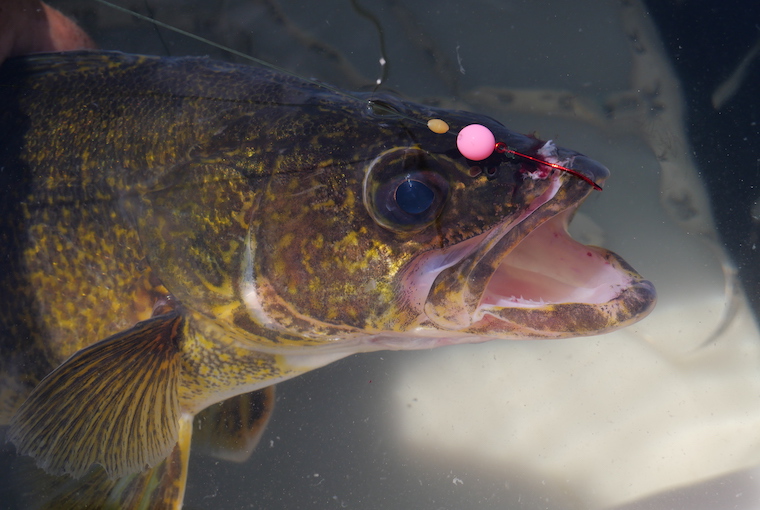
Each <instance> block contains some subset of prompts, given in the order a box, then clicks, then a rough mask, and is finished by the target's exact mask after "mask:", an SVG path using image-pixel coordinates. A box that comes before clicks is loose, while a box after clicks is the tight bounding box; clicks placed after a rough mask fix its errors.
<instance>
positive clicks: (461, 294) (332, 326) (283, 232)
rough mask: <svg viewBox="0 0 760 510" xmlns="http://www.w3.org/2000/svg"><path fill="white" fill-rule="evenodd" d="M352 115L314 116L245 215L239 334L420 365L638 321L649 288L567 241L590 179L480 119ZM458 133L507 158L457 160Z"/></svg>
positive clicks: (592, 165)
mask: <svg viewBox="0 0 760 510" xmlns="http://www.w3.org/2000/svg"><path fill="white" fill-rule="evenodd" d="M353 108H354V109H359V111H360V112H361V113H360V114H359V117H360V118H359V119H358V120H356V119H354V120H352V121H351V122H350V123H348V122H346V121H344V120H343V119H344V118H345V114H344V112H337V113H336V112H323V113H326V114H325V115H324V118H323V119H322V122H321V124H319V125H318V126H315V127H314V128H311V129H312V130H313V133H312V136H311V137H310V138H309V144H308V146H303V147H299V146H297V145H290V146H288V147H287V149H285V148H283V149H282V158H283V159H282V160H281V163H282V164H281V165H279V166H278V167H277V168H276V169H274V170H273V171H272V173H271V174H270V176H269V177H268V179H267V181H266V191H265V192H264V193H263V194H262V195H261V196H260V197H259V198H260V200H258V201H257V203H256V205H255V207H254V209H255V210H254V211H253V212H252V213H251V218H252V220H251V222H250V224H249V230H248V235H247V238H246V249H245V254H244V256H243V257H242V258H243V262H242V271H241V273H240V275H241V277H240V285H239V293H240V296H241V300H242V302H244V303H245V310H246V313H247V315H248V317H247V318H246V319H245V320H242V321H239V322H240V324H243V323H245V322H246V320H248V319H250V321H251V323H253V324H255V325H256V327H250V326H248V328H249V329H251V330H254V329H256V328H258V327H260V326H262V325H263V326H264V327H266V328H269V329H272V330H279V331H281V332H286V333H288V334H292V335H294V336H295V337H296V338H301V339H307V340H308V341H310V342H314V343H335V342H341V341H348V340H349V339H354V340H355V343H356V344H357V346H358V347H356V349H357V350H374V349H380V348H387V349H419V348H427V347H434V346H437V345H444V344H450V343H473V342H481V341H485V340H490V339H493V338H505V339H522V338H560V337H571V336H583V335H593V334H598V333H603V332H606V331H610V330H613V329H616V328H620V327H623V326H626V325H628V324H631V323H633V322H635V321H637V320H639V319H641V318H643V317H644V316H645V315H646V314H647V313H648V312H649V311H650V310H651V309H652V307H653V305H654V303H655V299H656V298H655V291H654V287H653V286H652V284H651V283H650V282H648V281H646V280H644V279H643V278H642V277H641V276H640V275H639V274H638V273H636V272H635V271H634V270H633V269H632V268H631V267H630V266H629V265H628V264H627V263H626V262H624V261H623V260H622V259H621V258H620V257H618V256H617V255H615V254H614V253H612V252H610V251H608V250H605V249H603V248H599V247H591V246H584V245H582V244H580V243H578V242H576V241H575V240H573V239H572V238H571V237H570V236H569V234H568V232H567V226H568V224H569V222H570V220H571V218H572V216H573V214H574V212H575V211H576V209H577V208H578V206H579V205H580V203H581V202H582V201H583V200H584V199H585V198H586V197H587V196H588V195H589V194H590V193H591V192H592V190H593V186H592V184H594V185H598V184H601V183H602V182H603V181H604V179H605V178H607V176H608V175H609V171H608V170H607V169H606V168H605V167H604V166H603V165H601V164H599V163H597V162H596V161H594V160H592V159H590V158H588V157H586V156H584V155H582V154H579V153H577V152H574V151H571V150H568V149H563V148H561V147H557V146H555V145H554V144H553V143H552V142H551V141H541V140H538V139H536V138H534V137H531V136H526V135H522V134H519V133H515V132H513V131H510V130H509V129H507V128H506V127H504V126H503V125H502V124H501V123H499V122H497V121H495V120H493V119H490V118H488V117H485V116H482V115H477V114H472V113H467V112H453V111H449V110H438V109H435V108H429V107H424V106H420V105H417V104H414V103H408V102H404V101H401V100H398V99H395V98H392V97H385V96H381V97H380V98H378V97H377V96H375V97H374V98H370V99H368V100H367V101H366V102H365V103H363V106H362V107H359V106H358V105H354V106H353ZM354 117H356V114H355V113H354ZM431 119H440V120H443V121H444V122H445V123H446V125H447V127H448V129H447V130H446V132H436V131H440V130H439V129H436V131H433V129H431V128H430V127H428V121H429V120H431ZM470 124H480V125H483V126H485V127H487V128H488V130H490V132H491V133H493V135H494V139H495V141H496V142H498V143H499V145H498V147H501V148H508V149H509V151H503V150H502V151H498V150H495V151H493V153H492V154H491V155H490V156H488V157H486V158H484V159H482V160H480V161H473V160H470V159H468V158H466V157H465V156H463V155H462V153H461V152H460V151H459V149H458V146H457V133H459V132H460V131H461V130H462V129H463V128H464V127H466V126H468V125H470ZM302 129H303V127H302V128H301V130H302ZM515 153H519V154H521V155H523V156H518V155H516V154H515ZM286 156H287V157H288V158H290V160H291V162H286V160H285V159H286ZM524 156H528V157H524ZM293 161H295V162H296V163H295V164H296V165H297V166H293V163H292V162H293ZM568 170H569V171H568ZM582 177H585V178H582ZM590 183H591V184H590Z"/></svg>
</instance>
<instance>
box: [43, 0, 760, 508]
mask: <svg viewBox="0 0 760 510" xmlns="http://www.w3.org/2000/svg"><path fill="white" fill-rule="evenodd" d="M651 4H652V5H651V6H650V8H651V9H652V14H653V16H654V18H655V20H656V22H657V23H658V25H659V26H660V27H661V30H662V35H663V39H664V41H665V43H666V45H667V48H668V52H669V54H670V56H671V58H672V59H673V61H674V64H675V67H676V69H677V72H678V73H679V75H680V76H681V78H682V80H683V91H684V93H685V96H686V101H687V112H688V129H689V135H690V141H691V143H692V146H693V148H694V151H695V154H696V158H697V161H698V163H699V165H700V171H701V176H702V178H703V179H704V182H705V183H706V184H707V188H708V190H709V192H710V194H711V197H712V201H713V207H714V214H715V217H716V220H717V223H718V227H719V231H720V235H721V237H722V240H723V242H724V243H725V246H726V248H727V249H728V251H729V252H730V253H731V255H732V256H733V259H734V261H735V263H736V265H737V266H738V268H739V270H740V275H741V278H742V281H743V284H744V286H745V288H746V289H747V292H748V296H749V298H750V300H751V301H752V302H753V304H754V306H755V309H760V308H758V307H760V278H758V277H759V276H760V275H759V274H758V272H759V271H760V269H759V268H760V263H758V262H760V260H758V252H757V250H756V249H755V247H754V245H755V242H756V241H757V242H760V240H757V239H756V238H757V236H758V235H760V227H759V225H760V223H758V222H757V221H755V220H753V219H752V216H751V208H752V205H753V203H754V202H755V200H756V199H758V197H760V127H758V122H760V104H759V101H758V97H760V90H759V88H760V87H759V85H760V63H759V62H756V63H755V64H753V65H752V66H751V68H750V69H749V71H748V75H747V78H746V80H745V82H744V85H743V86H742V87H740V88H739V90H738V92H737V94H736V95H735V96H734V97H733V98H732V99H731V100H730V101H729V102H728V103H726V105H725V106H724V107H723V108H722V109H721V110H720V111H715V110H714V109H713V108H712V106H711V105H710V95H711V94H712V93H713V91H714V90H715V87H717V85H718V84H719V83H721V81H723V80H724V79H725V78H726V77H727V76H728V75H729V74H730V73H731V72H732V71H733V69H734V68H735V66H736V65H737V64H738V62H739V61H740V60H741V58H742V57H743V56H744V54H746V52H747V51H748V50H749V48H750V47H751V46H752V45H753V44H755V41H756V40H757V39H758V37H760V30H758V28H757V26H758V23H760V10H759V9H758V8H757V7H756V6H754V5H753V4H751V3H749V2H743V3H742V2H739V3H737V5H735V6H731V5H730V3H723V4H716V3H715V2H709V3H708V2H651ZM740 4H741V5H740ZM55 5H58V6H60V7H61V8H62V9H64V10H66V12H69V13H71V14H74V15H75V16H77V17H78V18H79V19H80V21H81V22H82V23H83V24H84V25H85V26H86V27H87V29H88V31H90V33H92V34H93V35H94V37H95V39H96V40H97V41H98V43H99V44H100V45H101V47H103V48H107V49H119V50H123V51H132V52H142V53H151V54H169V55H181V54H188V53H190V54H208V55H211V56H214V57H217V58H230V57H228V56H226V55H224V54H223V53H222V52H220V51H218V50H216V49H214V48H210V47H209V46H207V45H205V44H202V43H199V42H196V41H191V40H188V39H186V38H184V37H182V36H178V35H176V34H173V33H171V32H168V31H165V30H161V29H156V28H155V27H153V26H150V25H149V24H146V23H143V22H138V21H135V20H134V19H131V18H129V17H128V16H126V15H123V14H119V13H115V12H114V11H113V10H111V9H109V8H107V7H104V6H101V5H96V4H94V3H92V2H90V1H87V0H76V1H69V2H65V1H61V2H57V3H55ZM121 5H124V6H126V7H129V8H131V9H134V10H136V11H138V12H141V13H143V14H146V15H149V16H151V17H155V18H157V19H160V20H162V21H165V22H168V23H170V24H172V25H175V26H179V27H181V28H183V29H185V30H188V31H190V32H193V33H195V34H199V35H202V36H205V37H209V38H210V39H212V40H215V41H218V42H220V43H222V44H225V45H228V46H232V47H234V48H236V49H238V50H239V51H242V52H244V53H247V54H252V55H254V56H256V57H258V58H261V59H264V60H266V61H268V62H272V63H274V64H276V65H278V66H281V67H284V68H286V69H288V70H291V71H293V72H295V73H298V74H300V75H303V76H307V77H314V78H317V79H321V80H325V81H328V82H330V83H333V84H336V85H339V86H343V87H348V88H352V89H363V88H371V87H372V86H373V83H374V81H375V80H376V79H377V78H378V76H380V73H381V67H380V65H379V63H378V60H379V58H380V56H381V54H382V53H381V51H382V50H383V49H384V51H385V58H386V59H387V61H388V62H389V65H388V76H387V78H386V80H385V82H384V84H383V89H385V90H391V91H397V92H399V93H401V94H403V95H405V96H407V97H412V98H416V99H421V100H430V101H435V102H443V103H445V102H448V101H454V100H459V99H461V98H462V97H463V96H466V94H467V93H468V91H471V90H472V89H473V88H475V87H479V86H494V87H508V88H547V87H549V86H551V87H552V88H557V89H565V90H570V91H573V92H575V93H577V94H583V95H586V96H589V97H599V96H601V95H603V94H605V93H607V92H609V91H614V90H618V89H625V88H626V87H627V83H628V76H627V72H626V69H627V68H628V64H629V62H630V56H629V52H628V48H627V43H626V41H625V39H624V38H622V37H621V38H616V37H612V36H610V33H613V34H614V32H615V30H616V26H617V23H618V22H617V19H616V10H615V3H614V2H589V3H585V2H584V3H583V4H582V6H581V5H580V4H576V3H569V2H568V3H562V2H550V1H548V0H546V1H541V2H528V1H524V2H523V1H497V0H492V1H481V2H472V3H466V4H465V3H464V2H459V3H457V2H435V3H433V2H393V1H382V2H373V3H370V2H367V1H365V2H363V5H364V7H365V8H367V9H368V10H369V11H371V13H372V14H373V16H374V20H370V19H368V18H367V17H365V16H363V15H362V14H361V13H360V12H358V11H357V9H356V8H355V7H354V6H353V5H352V4H351V2H348V1H342V0H335V1H330V2H319V3H316V2H288V1H284V0H283V1H280V2H243V1H239V2H233V1H214V2H211V1H205V2H204V1H200V0H195V1H185V2H180V1H166V2H161V1H155V0H146V1H142V0H140V1H131V2H121ZM375 23H377V24H378V25H379V26H380V27H381V28H382V33H380V32H378V30H377V28H376V25H375ZM381 35H382V45H381ZM487 113H489V112H487ZM502 120H504V122H505V123H507V125H508V126H510V127H511V126H512V125H511V124H510V122H509V121H511V120H512V119H502ZM514 123H515V124H516V125H518V126H519V127H516V129H522V130H524V131H530V130H533V129H536V130H539V131H542V134H543V133H546V131H545V130H547V129H548V130H552V131H549V132H548V133H546V137H555V136H558V137H559V138H560V139H564V140H570V139H572V138H573V135H574V134H573V133H565V132H558V131H556V130H557V129H558V128H557V127H555V126H556V125H555V124H551V123H547V124H543V121H542V120H541V119H540V118H539V119H538V120H535V119H531V118H530V117H525V116H516V117H515V119H514ZM576 136H577V141H578V143H579V144H581V145H582V144H584V143H588V144H589V145H588V147H589V148H586V147H577V146H574V145H572V147H573V148H578V149H579V150H583V151H584V152H587V153H589V154H590V155H592V156H595V154H594V153H593V152H592V149H591V147H593V144H592V142H591V141H587V140H586V139H585V138H584V137H583V136H582V135H576ZM610 143H612V142H610ZM604 150H605V151H607V150H610V148H609V147H608V148H607V149H604ZM611 150H612V152H613V153H614V146H613V147H612V149H611ZM605 163H607V162H606V161H605ZM613 176H614V169H613ZM600 200H601V199H600ZM591 205H593V204H591ZM652 249H653V250H656V249H657V247H656V246H654V247H652ZM623 255H624V256H626V254H625V253H623ZM626 258H628V257H627V256H626ZM634 265H636V264H634ZM637 267H638V266H637ZM425 356H426V353H378V354H371V355H361V356H353V357H350V358H347V359H345V360H342V361H340V362H337V363H335V364H333V365H331V366H328V367H326V368H324V369H321V370H318V371H315V372H313V373H308V374H306V375H304V376H302V377H299V378H297V379H294V380H292V381H288V382H285V383H282V384H280V385H279V386H278V399H277V407H276V411H275V413H274V416H273V419H272V421H271V422H270V425H269V428H268V430H267V432H266V433H265V435H264V437H263V438H262V441H261V443H260V447H259V449H258V450H257V451H256V452H255V453H254V455H253V457H252V458H251V459H250V461H248V462H247V463H245V464H242V465H239V464H231V463H227V462H222V461H217V460H214V459H211V458H205V457H202V456H194V457H192V459H191V472H190V477H189V481H188V491H187V496H186V499H185V503H186V508H193V509H214V508H230V509H237V508H240V509H243V508H260V509H294V508H307V509H322V508H325V509H329V508H361V509H388V508H409V509H411V508H415V509H430V510H439V509H472V508H483V509H491V508H525V509H528V508H531V509H532V508H547V509H576V508H587V507H589V505H590V506H593V504H591V503H589V501H596V503H594V504H596V505H599V504H600V503H599V501H600V500H594V499H593V498H591V499H588V497H585V496H583V495H581V492H579V491H578V490H577V488H576V487H574V486H573V484H572V483H570V482H567V480H568V479H570V478H572V477H573V473H571V472H570V470H571V469H572V468H570V467H568V468H566V469H567V470H568V472H567V473H563V472H562V468H561V467H560V468H557V469H556V470H555V471H554V472H553V475H554V476H553V477H551V478H549V477H547V475H546V472H543V471H538V470H535V469H534V468H533V467H531V466H530V465H526V464H524V463H522V462H521V460H520V459H521V457H519V456H517V455H516V456H515V457H514V459H509V458H508V459H507V460H506V461H503V462H501V463H498V464H494V465H493V466H491V465H490V464H488V469H483V466H482V464H483V463H484V461H482V460H481V459H480V457H478V456H475V455H473V456H468V455H462V456H461V457H459V458H458V457H456V456H455V455H454V456H452V455H451V454H450V453H447V451H448V449H449V447H450V446H451V445H441V448H440V452H439V451H437V450H436V449H435V448H434V449H432V451H431V449H430V448H428V449H427V450H426V451H425V453H424V454H423V453H420V452H422V451H423V450H422V449H414V448H410V447H408V445H407V443H404V442H403V441H398V440H395V439H394V438H395V434H396V432H395V431H396V428H397V422H398V420H399V417H398V416H397V415H395V414H394V413H393V412H392V411H391V410H392V409H395V407H394V404H393V401H394V400H395V399H396V398H397V392H398V388H397V387H396V385H395V383H396V381H397V380H398V378H399V377H400V371H401V368H400V367H401V366H402V360H403V367H404V369H408V367H409V366H410V365H413V364H414V363H415V362H416V361H417V360H420V361H421V360H423V359H425ZM437 375H438V376H440V375H443V376H444V377H445V374H437ZM543 376H544V374H536V378H538V379H540V378H542V377H543ZM471 391H472V392H473V395H475V394H476V393H477V392H478V391H479V388H478V387H475V388H472V390H471ZM447 397H448V396H447V394H446V393H443V394H441V395H439V397H438V398H439V399H440V401H441V403H442V405H444V406H445V405H446V401H447ZM557 398H561V397H557ZM410 405H412V404H410ZM545 405H546V406H548V407H552V406H554V405H555V404H554V403H553V402H552V401H551V399H549V400H547V401H546V402H545ZM448 412H449V413H450V414H451V415H452V416H458V415H459V414H460V413H462V412H463V410H462V408H458V407H457V406H453V405H452V406H451V407H450V409H448ZM514 412H515V413H519V412H520V410H519V409H515V410H514ZM481 419H482V418H481V417H479V416H472V417H471V420H472V421H474V422H477V421H478V420H481ZM600 420H604V416H603V415H600ZM445 426H447V425H446V424H445V423H443V422H442V423H441V424H440V427H445ZM558 427H561V424H558ZM452 441H454V440H453V439H452ZM597 447H598V448H602V446H601V444H600V445H599V446H597ZM590 448H595V445H594V444H591V445H590ZM610 460H611V461H617V462H626V459H625V458H620V459H610ZM758 462H760V458H758ZM494 466H496V467H494ZM646 468H647V467H646V466H645V465H644V466H642V467H641V469H646ZM687 485H688V484H687ZM586 491H587V493H588V492H589V489H588V488H587V489H586ZM753 491H754V492H753ZM590 492H593V490H590ZM739 494H743V495H744V496H743V497H740V496H738V495H739ZM759 494H760V492H758V489H757V488H756V486H753V485H752V483H751V482H750V481H749V479H748V478H746V477H745V478H735V477H731V474H730V473H725V474H723V476H722V477H718V478H716V479H713V480H709V481H706V482H705V481H704V480H702V479H698V480H696V479H695V480H694V487H693V488H689V487H687V488H685V489H682V490H681V491H680V492H675V493H665V494H660V495H654V494H647V495H646V497H644V499H642V500H641V501H639V502H633V503H629V505H631V506H626V507H625V508H630V509H633V508H636V509H664V508H674V509H680V508H684V509H686V508H689V509H694V508H754V507H755V505H754V503H753V499H752V498H755V499H754V502H758V501H760V498H758V495H759ZM615 503H618V502H617V501H615ZM728 505H730V506H728ZM607 506H609V505H607ZM621 508H623V507H621Z"/></svg>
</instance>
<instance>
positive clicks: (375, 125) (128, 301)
mask: <svg viewBox="0 0 760 510" xmlns="http://www.w3.org/2000/svg"><path fill="white" fill-rule="evenodd" d="M430 121H442V123H443V124H440V123H438V122H433V123H431V122H430ZM470 125H481V126H484V127H485V128H486V130H487V131H489V132H490V133H492V134H493V142H494V143H493V145H494V148H493V150H489V151H486V152H487V154H486V155H485V156H484V157H482V158H480V157H479V158H478V160H471V159H467V157H465V156H464V155H463V154H462V152H467V151H465V150H464V149H461V150H460V147H461V146H460V145H458V143H457V135H458V134H459V133H460V132H462V130H463V129H464V128H466V127H467V126H470ZM441 126H443V127H441ZM468 154H469V153H468ZM520 155H524V156H525V157H522V156H520ZM607 176H608V170H607V169H606V168H605V167H603V166H602V165H600V164H599V163H597V162H595V161H593V160H591V159H589V158H588V157H586V156H583V155H581V154H579V153H577V152H574V151H572V150H568V149H564V148H561V147H557V146H555V145H554V144H553V143H552V142H550V141H549V142H546V141H541V140H538V139H536V138H532V137H529V136H524V135H521V134H518V133H515V132H512V131H510V130H508V129H507V128H505V127H504V126H503V125H501V124H500V123H499V122H497V121H495V120H493V119H491V118H488V117H485V116H482V115H477V114H473V113H468V112H461V111H449V110H443V109H436V108H432V107H428V106H424V105H420V104H415V103H412V102H408V101H403V100H400V99H397V98H395V97H391V96H387V95H377V94H349V93H346V92H343V91H340V90H338V89H335V88H332V87H329V86H323V85H321V84H317V83H314V82H309V81H304V80H301V79H299V78H296V77H293V76H289V75H285V74H281V73H278V72H275V71H271V70H267V69H262V68H254V67H249V66H242V65H235V64H230V63H223V62H217V61H213V60H210V59H206V58H190V57H187V58H159V57H148V56H138V55H128V54H123V53H118V52H73V53H65V54H43V55H37V56H30V57H23V58H14V59H11V60H9V61H8V62H6V63H5V64H4V65H3V66H2V67H1V68H0V179H1V181H0V190H1V191H0V192H1V193H2V194H3V197H2V201H0V209H1V210H0V242H2V246H3V250H4V261H5V264H6V266H5V271H4V272H3V273H2V274H0V328H1V330H2V331H1V332H0V350H1V351H2V357H0V419H1V420H2V423H9V424H10V428H9V431H8V435H7V437H8V439H9V440H10V441H11V442H13V443H14V444H15V446H16V448H17V450H18V452H19V453H21V454H24V455H28V456H30V457H32V458H33V459H35V461H36V463H37V465H38V466H39V467H40V468H42V469H43V470H44V471H45V472H47V473H49V474H51V475H55V476H58V477H63V478H57V479H56V480H58V482H56V484H57V485H55V486H56V487H58V489H56V490H57V491H58V492H57V493H56V494H57V497H58V498H59V501H74V500H76V501H77V502H78V504H83V503H82V502H83V501H84V502H86V503H87V504H91V505H95V506H105V505H107V504H118V505H119V506H121V507H123V508H133V507H139V506H140V505H149V506H150V507H166V508H177V507H179V506H181V502H182V496H183V493H184V481H185V477H186V473H187V471H186V468H187V460H188V455H189V445H190V438H191V435H192V430H193V418H194V416H196V415H198V414H199V413H200V414H201V416H203V417H204V419H205V420H206V422H207V423H212V424H213V423H217V424H218V423H219V419H218V417H219V415H220V414H222V413H223V412H224V413H227V414H233V415H235V416H238V417H245V419H242V418H241V419H239V420H233V421H234V422H235V423H234V424H231V425H229V426H228V427H225V426H219V427H218V428H217V429H218V430H216V431H215V432H216V433H218V434H220V435H222V436H224V437H225V438H226V439H227V441H226V443H225V444H228V445H231V446H229V447H228V448H227V449H226V452H221V453H222V455H227V456H230V457H234V456H236V455H237V453H236V449H238V448H240V447H241V446H240V445H242V448H243V449H244V450H246V449H247V450H250V448H251V447H252V446H251V445H252V444H254V443H255V440H256V438H257V437H258V434H259V433H260V431H261V428H262V427H263V425H264V424H265V423H266V419H267V417H268V414H269V412H270V411H271V407H272V406H271V403H272V391H271V389H270V388H271V386H272V385H273V384H275V383H277V382H279V381H282V380H284V379H288V378H291V377H294V376H296V375H298V374H301V373H303V372H305V371H308V370H311V369H314V368H317V367H320V366H323V365H325V364H327V363H330V362H332V361H334V360H337V359H340V358H342V357H345V356H347V355H350V354H354V353H357V352H368V351H375V350H380V349H398V350H401V349H422V348H429V347H436V346H440V345H447V344H460V343H473V342H482V341H486V340H491V339H530V338H564V337H572V336H581V335H593V334H598V333H602V332H605V331H610V330H613V329H616V328H620V327H623V326H626V325H628V324H631V323H633V322H635V321H637V320H639V319H641V318H642V317H644V316H645V315H646V314H647V313H648V312H649V311H650V310H651V309H652V307H653V306H654V303H655V291H654V288H653V286H652V284H651V283H650V282H648V281H646V280H644V279H643V278H642V277H641V276H640V275H639V274H638V273H636V272H635V271H634V270H633V269H632V268H631V267H630V266H629V265H628V264H626V263H625V262H624V261H623V260H622V259H621V258H620V257H618V256H617V255H615V254H614V253H612V252H610V251H607V250H605V249H603V248H598V247H591V246H584V245H581V244H579V243H577V242H576V241H574V240H573V239H571V238H570V236H569V235H568V234H567V231H566V228H567V225H568V223H569V222H570V219H571V218H572V215H573V213H574V212H575V210H576V209H577V207H578V206H579V204H580V203H581V202H582V201H583V199H584V198H585V197H586V196H588V194H589V193H590V192H591V191H592V189H593V186H598V185H600V184H601V183H602V182H603V180H604V179H605V178H606V177H607ZM589 183H591V184H589ZM592 185H593V186H592ZM219 403H221V404H219ZM209 406H212V407H210V408H209ZM221 406H224V408H222V407H221ZM207 408H208V409H207ZM204 409H205V411H204ZM206 429H208V427H206ZM206 433H208V430H207V431H206V432H204V434H206ZM72 479H76V480H80V481H81V482H82V484H83V486H85V487H87V490H78V489H72V488H71V487H72V484H71V483H70V482H71V480H72ZM60 480H64V481H65V482H60ZM74 485H76V484H74Z"/></svg>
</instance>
